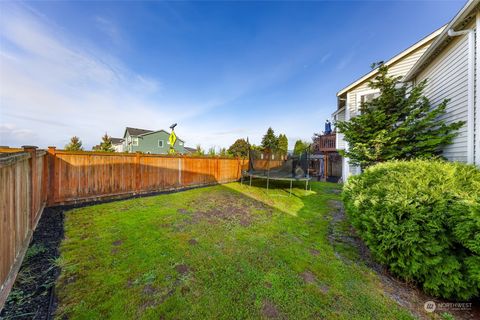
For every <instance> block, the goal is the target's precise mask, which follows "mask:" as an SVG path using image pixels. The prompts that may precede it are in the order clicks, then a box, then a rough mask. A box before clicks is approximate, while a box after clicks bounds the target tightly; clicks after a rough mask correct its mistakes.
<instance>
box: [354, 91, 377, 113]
mask: <svg viewBox="0 0 480 320" xmlns="http://www.w3.org/2000/svg"><path fill="white" fill-rule="evenodd" d="M378 96H380V92H378V91H373V92H372V91H367V92H360V93H358V94H357V105H356V108H355V113H354V114H355V115H357V116H358V115H360V114H361V113H362V112H361V107H362V104H364V103H366V102H370V101H372V100H373V99H375V98H377V97H378Z"/></svg>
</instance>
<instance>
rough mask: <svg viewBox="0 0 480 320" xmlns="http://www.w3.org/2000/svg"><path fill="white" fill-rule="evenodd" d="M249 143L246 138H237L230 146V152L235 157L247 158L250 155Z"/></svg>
mask: <svg viewBox="0 0 480 320" xmlns="http://www.w3.org/2000/svg"><path fill="white" fill-rule="evenodd" d="M248 149H249V144H248V142H247V141H246V140H245V139H237V140H236V141H235V142H234V143H233V144H232V145H231V146H230V148H228V152H229V153H230V154H232V155H234V156H235V157H242V158H245V157H247V156H248Z"/></svg>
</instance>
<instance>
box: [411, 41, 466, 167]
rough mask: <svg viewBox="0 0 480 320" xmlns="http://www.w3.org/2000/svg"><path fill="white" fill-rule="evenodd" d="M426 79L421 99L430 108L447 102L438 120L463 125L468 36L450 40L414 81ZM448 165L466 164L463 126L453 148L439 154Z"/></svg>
mask: <svg viewBox="0 0 480 320" xmlns="http://www.w3.org/2000/svg"><path fill="white" fill-rule="evenodd" d="M424 79H427V86H426V88H425V91H424V93H425V96H426V97H428V98H429V99H430V102H431V104H432V106H437V105H438V104H440V103H441V102H442V101H443V100H444V99H450V101H449V103H448V104H447V108H446V113H445V115H444V116H442V119H443V120H445V121H446V123H452V122H456V121H465V122H466V121H467V112H468V35H464V36H458V37H455V38H452V42H451V43H450V44H449V45H448V47H447V48H445V49H444V50H443V51H442V52H441V54H440V55H438V56H437V57H435V59H434V60H433V61H432V62H431V63H429V65H428V66H427V68H426V69H424V70H423V71H422V72H420V73H419V74H418V75H417V77H416V81H417V82H420V81H423V80H424ZM443 156H445V157H446V158H447V159H448V160H450V161H461V162H467V125H464V126H463V127H462V128H461V129H460V130H459V134H458V136H457V137H456V138H455V139H454V141H453V144H451V145H449V146H447V147H445V149H444V151H443Z"/></svg>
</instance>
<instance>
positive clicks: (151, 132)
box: [139, 129, 185, 142]
mask: <svg viewBox="0 0 480 320" xmlns="http://www.w3.org/2000/svg"><path fill="white" fill-rule="evenodd" d="M157 132H164V133H166V134H167V135H170V133H169V132H167V131H165V130H163V129H160V130H157V131H150V132H147V133H143V134H140V135H139V136H146V135H149V134H154V133H157ZM177 140H178V141H182V142H185V141H183V140H182V139H180V138H179V137H178V136H177Z"/></svg>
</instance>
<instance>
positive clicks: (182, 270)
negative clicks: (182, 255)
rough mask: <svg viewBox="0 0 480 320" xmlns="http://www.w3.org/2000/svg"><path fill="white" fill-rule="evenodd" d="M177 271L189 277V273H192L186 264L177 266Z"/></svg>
mask: <svg viewBox="0 0 480 320" xmlns="http://www.w3.org/2000/svg"><path fill="white" fill-rule="evenodd" d="M175 270H176V271H177V272H178V273H180V274H181V275H187V274H188V273H190V268H189V267H188V266H187V265H186V264H178V265H176V266H175Z"/></svg>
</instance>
